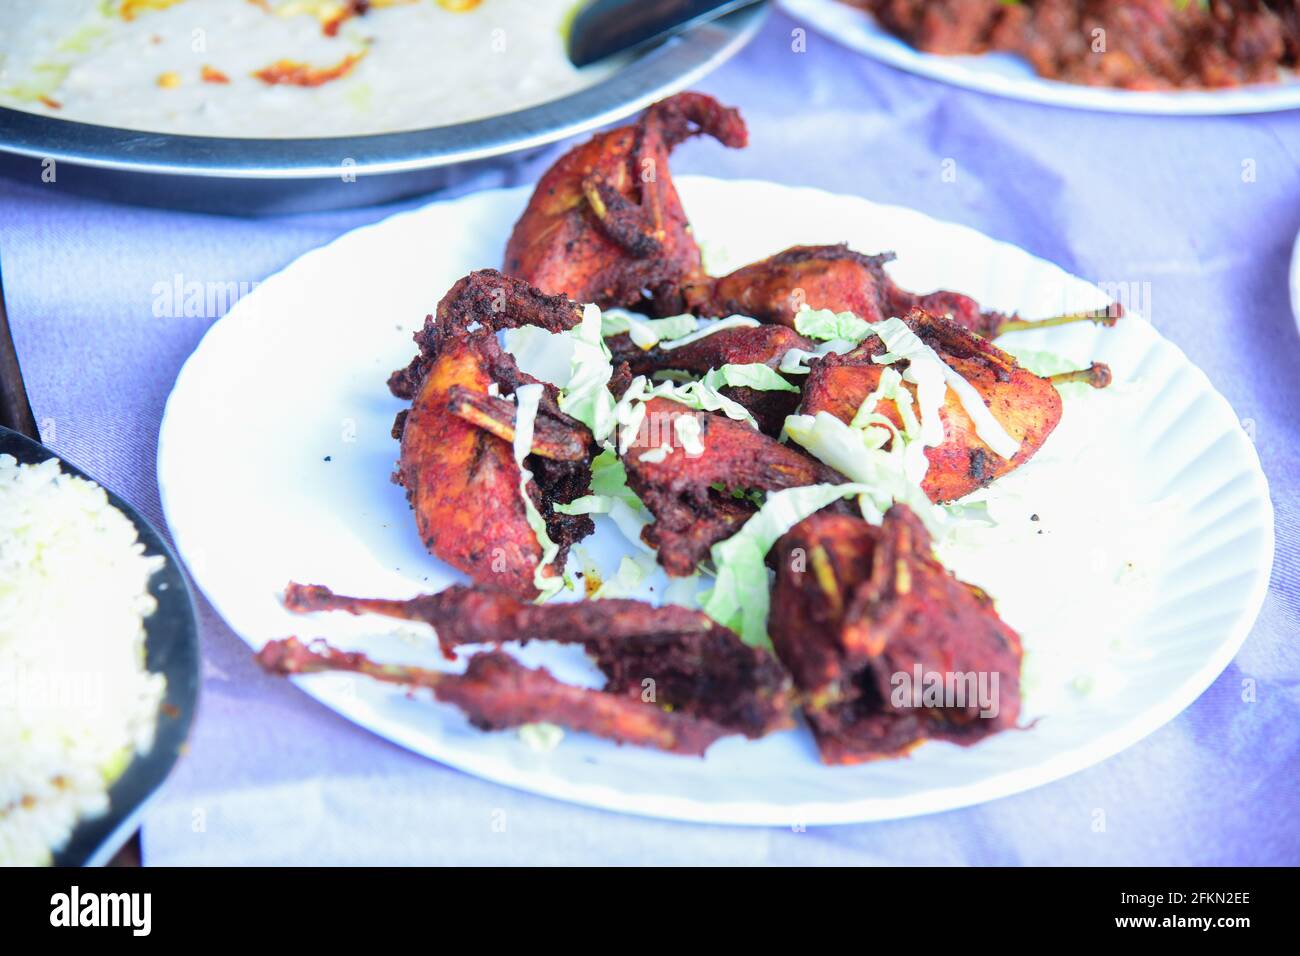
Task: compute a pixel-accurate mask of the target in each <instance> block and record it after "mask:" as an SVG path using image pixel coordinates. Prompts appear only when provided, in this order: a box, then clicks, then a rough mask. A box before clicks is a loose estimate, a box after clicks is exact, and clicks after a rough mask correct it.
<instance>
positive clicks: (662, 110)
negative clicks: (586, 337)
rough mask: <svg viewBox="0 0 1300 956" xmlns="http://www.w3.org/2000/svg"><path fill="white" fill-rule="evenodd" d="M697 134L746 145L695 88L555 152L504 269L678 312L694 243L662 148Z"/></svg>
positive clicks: (578, 295) (574, 294) (602, 299)
mask: <svg viewBox="0 0 1300 956" xmlns="http://www.w3.org/2000/svg"><path fill="white" fill-rule="evenodd" d="M702 133H706V134H708V135H709V136H712V137H713V138H714V139H716V140H718V141H719V142H721V143H723V144H724V145H726V146H731V147H741V146H744V145H745V142H746V131H745V124H744V121H743V120H741V118H740V114H739V113H737V112H736V111H735V110H732V109H727V108H725V107H723V106H721V105H720V104H719V103H718V102H717V101H716V100H714V99H713V98H712V97H709V96H705V95H704V94H702V93H679V94H677V95H676V96H672V97H669V98H668V99H666V100H663V101H662V102H659V103H655V104H654V105H653V106H651V107H650V108H649V109H648V110H646V111H645V113H643V114H642V115H641V117H640V119H638V120H637V121H636V122H635V123H633V124H632V125H630V126H623V127H619V128H618V129H614V130H610V131H608V132H605V133H601V134H599V135H597V136H596V137H594V138H593V139H591V140H590V141H588V142H587V143H584V144H583V145H581V146H578V147H576V148H575V149H572V150H570V151H569V152H568V153H566V154H565V155H564V156H562V157H560V159H559V160H558V161H557V162H556V163H555V165H554V166H552V167H551V168H550V169H549V170H547V172H546V173H545V174H544V175H543V176H542V178H541V180H540V181H539V182H538V184H537V189H536V190H535V191H534V193H533V196H532V199H531V200H530V201H529V203H528V208H527V209H525V210H524V214H523V216H522V217H520V219H519V222H518V223H516V225H515V228H514V232H513V233H512V235H511V236H510V241H509V243H508V244H507V246H506V255H505V266H504V268H505V271H506V272H507V273H509V274H510V275H512V276H518V277H519V278H521V279H524V280H526V281H527V282H529V283H531V284H532V285H534V286H537V287H538V288H540V289H543V290H545V291H547V292H556V293H563V294H564V295H566V296H568V297H569V298H571V299H575V300H577V301H579V302H595V303H596V304H597V305H599V306H601V307H602V308H607V307H611V306H628V307H641V308H646V309H647V310H648V311H650V312H652V313H654V314H659V315H671V314H674V313H679V312H681V311H682V308H681V285H682V283H683V281H684V280H687V279H690V278H694V277H696V276H697V275H699V274H700V250H699V247H698V246H696V244H695V240H694V238H693V237H692V236H691V233H690V225H689V223H688V222H687V219H686V213H685V212H684V211H683V210H682V205H681V200H680V199H679V198H678V196H677V190H676V189H675V188H674V187H673V182H672V177H671V175H670V174H669V170H668V155H669V153H670V152H671V151H672V149H673V148H674V147H675V146H677V145H678V144H679V143H681V142H682V141H684V140H686V139H689V138H690V137H692V136H698V135H700V134H702ZM647 291H648V292H649V296H648V298H647V296H646V292H647Z"/></svg>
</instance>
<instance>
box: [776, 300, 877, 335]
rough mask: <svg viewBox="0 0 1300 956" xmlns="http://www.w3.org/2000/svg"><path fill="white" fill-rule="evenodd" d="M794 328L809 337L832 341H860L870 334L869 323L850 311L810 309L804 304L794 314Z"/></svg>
mask: <svg viewBox="0 0 1300 956" xmlns="http://www.w3.org/2000/svg"><path fill="white" fill-rule="evenodd" d="M794 330H795V331H796V332H798V333H799V334H800V335H802V336H805V337H807V338H810V339H819V340H822V341H832V340H835V339H842V340H845V341H849V342H861V341H862V340H863V339H865V338H866V337H867V336H868V335H870V334H871V331H872V328H871V323H870V322H868V321H867V320H866V319H860V318H858V317H857V316H856V315H854V314H853V313H852V312H832V311H831V310H830V309H810V308H808V307H807V306H804V307H803V308H802V309H800V310H799V311H798V312H796V313H795V316H794Z"/></svg>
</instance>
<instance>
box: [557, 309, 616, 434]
mask: <svg viewBox="0 0 1300 956" xmlns="http://www.w3.org/2000/svg"><path fill="white" fill-rule="evenodd" d="M565 335H567V336H568V337H569V338H570V339H571V340H572V342H573V355H572V359H571V361H570V365H569V378H568V380H567V381H566V382H565V383H564V386H563V387H562V388H561V390H560V409H561V411H563V412H564V413H565V414H567V415H572V416H573V417H574V418H576V419H577V420H578V421H580V422H582V423H583V424H584V425H586V426H587V427H588V428H590V429H591V434H592V436H593V437H594V438H595V439H596V441H598V442H603V441H604V440H605V439H606V438H608V437H609V435H610V434H611V433H612V432H613V431H614V404H615V403H614V396H613V395H611V394H610V392H609V380H610V377H611V376H612V375H613V374H614V366H613V364H612V362H611V355H610V352H609V347H608V346H607V345H605V339H604V338H603V337H602V336H601V334H600V309H598V308H596V306H594V305H588V306H587V307H586V308H585V309H584V310H583V312H582V321H581V322H580V323H579V324H578V325H577V326H575V327H574V328H572V329H570V330H569V331H568V332H566V333H565Z"/></svg>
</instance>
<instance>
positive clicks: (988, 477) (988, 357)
mask: <svg viewBox="0 0 1300 956" xmlns="http://www.w3.org/2000/svg"><path fill="white" fill-rule="evenodd" d="M904 321H906V322H907V324H908V325H909V326H910V327H911V328H912V330H913V331H914V332H916V334H917V335H918V336H919V337H920V338H921V339H922V341H924V342H925V343H926V344H927V345H929V346H930V347H931V348H933V349H934V350H935V352H937V353H938V355H939V357H940V358H941V359H942V360H943V361H944V362H946V363H947V364H948V365H949V366H951V367H952V368H953V369H954V370H955V371H956V372H957V373H958V374H960V375H961V376H962V377H963V378H965V379H966V381H968V382H969V383H970V384H971V386H972V387H974V389H975V390H976V391H977V392H979V394H980V396H981V397H982V398H983V399H984V402H985V404H986V405H987V406H988V408H989V411H990V412H992V414H993V417H994V418H996V419H997V420H998V423H999V424H1001V425H1002V427H1003V428H1004V429H1005V430H1006V431H1007V433H1008V434H1009V435H1011V437H1012V438H1015V439H1017V440H1019V442H1020V449H1019V451H1017V452H1016V454H1015V456H1014V457H1012V458H1010V459H1006V458H1002V457H1001V456H999V455H998V454H997V453H996V452H994V451H993V449H991V448H989V446H988V445H987V444H985V442H984V440H983V439H981V438H980V437H979V435H977V434H976V432H975V424H974V422H972V421H971V418H970V416H969V415H968V414H967V413H966V410H965V408H964V407H963V406H962V403H961V401H960V399H958V397H957V395H956V393H955V392H954V391H953V390H952V389H948V390H947V392H946V393H945V395H944V402H943V405H942V406H941V407H940V409H939V417H940V419H941V420H942V421H943V429H944V440H943V442H942V443H941V444H939V445H937V446H935V447H933V448H927V449H926V452H925V456H926V458H927V459H928V461H929V462H930V467H929V470H928V471H927V472H926V474H925V479H924V480H923V481H922V483H921V488H922V490H923V491H924V492H925V493H926V495H927V496H929V498H930V500H931V501H935V502H944V501H952V500H953V499H956V498H960V497H962V496H963V495H966V494H969V493H970V492H972V491H974V490H975V489H977V488H982V487H983V486H984V485H987V484H988V483H989V482H991V481H993V479H995V478H998V477H1000V476H1001V475H1005V474H1006V473H1007V472H1009V471H1012V470H1013V469H1015V468H1018V467H1019V466H1020V465H1022V464H1024V463H1025V462H1026V461H1028V460H1029V459H1030V458H1031V457H1032V456H1033V455H1034V453H1035V452H1037V451H1038V449H1039V448H1040V447H1042V444H1043V442H1044V441H1046V440H1047V436H1048V435H1050V434H1051V433H1052V429H1054V428H1055V427H1056V424H1057V422H1059V421H1060V420H1061V396H1060V394H1059V393H1058V392H1057V391H1056V388H1055V386H1054V384H1053V382H1052V381H1051V380H1050V379H1046V378H1040V377H1039V376H1037V375H1035V374H1033V373H1032V372H1030V371H1029V370H1028V369H1024V368H1021V367H1020V365H1018V364H1017V363H1016V360H1015V359H1014V358H1012V357H1011V356H1010V355H1008V354H1007V353H1006V352H1003V351H1002V350H1001V349H1000V348H998V347H997V346H996V345H994V344H993V343H992V342H989V341H988V340H987V339H983V338H981V337H980V336H978V335H974V334H972V333H971V332H969V331H967V330H966V329H964V328H962V327H961V326H960V325H958V324H957V323H956V322H953V321H951V320H950V319H947V318H943V317H939V316H934V315H930V314H928V313H925V312H922V311H920V310H914V311H912V312H910V313H908V315H907V317H906V319H905V320H904ZM884 351H885V347H884V343H882V342H881V341H880V339H879V338H877V337H876V336H870V337H868V338H867V339H866V340H865V341H864V342H863V344H862V345H860V346H858V347H857V348H856V349H854V350H853V351H852V352H848V353H846V354H844V355H834V354H832V355H827V356H825V357H824V358H820V359H815V360H813V361H812V362H810V363H809V366H810V368H811V369H812V371H811V372H810V373H809V375H808V381H807V382H806V383H805V385H804V389H803V406H802V411H803V413H804V414H806V415H816V414H817V413H818V412H829V413H830V414H832V415H834V416H835V417H836V418H838V419H840V420H841V421H844V422H850V421H852V420H853V417H854V415H856V414H857V411H858V408H859V407H860V406H861V405H862V402H863V401H864V400H865V399H866V397H867V396H868V395H870V394H871V393H872V392H873V391H875V389H876V387H877V385H879V383H880V375H881V371H882V368H883V366H881V365H877V364H876V363H875V362H873V361H872V357H873V356H875V355H879V354H881V353H883V352H884ZM1101 368H1103V369H1104V367H1101ZM900 370H901V367H900ZM1103 378H1104V379H1105V381H1109V375H1108V370H1107V372H1106V373H1105V374H1104V375H1103V373H1102V372H1101V371H1100V370H1099V371H1098V372H1097V373H1096V375H1095V376H1094V378H1093V379H1092V381H1093V384H1095V385H1098V387H1100V385H1101V384H1104V382H1103ZM904 384H905V387H906V388H907V389H908V390H909V391H911V392H912V393H913V398H915V397H916V387H915V386H914V385H912V384H911V383H906V382H905V383H904ZM914 406H915V403H914ZM878 411H880V412H881V413H882V414H884V415H885V416H887V417H888V418H890V419H891V420H892V421H893V422H894V424H895V425H897V426H899V427H901V426H902V419H901V417H900V416H899V414H898V410H897V407H896V406H895V405H894V403H893V402H892V401H890V400H888V399H884V400H882V401H881V402H880V404H879V406H878Z"/></svg>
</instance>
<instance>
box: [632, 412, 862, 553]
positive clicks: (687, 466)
mask: <svg viewBox="0 0 1300 956" xmlns="http://www.w3.org/2000/svg"><path fill="white" fill-rule="evenodd" d="M683 416H685V417H688V418H694V419H695V420H696V422H698V425H699V441H700V443H701V444H702V445H703V449H704V450H703V452H700V453H692V451H691V450H689V449H688V448H687V447H685V446H683V444H682V440H681V434H680V432H679V426H678V425H677V420H678V419H679V418H682V417H683ZM665 444H667V445H669V446H670V447H671V448H672V451H671V452H670V453H668V454H667V455H665V456H664V457H663V458H662V459H661V460H660V459H659V455H660V454H661V453H662V451H661V449H662V446H663V445H665ZM697 451H698V450H697ZM647 454H648V455H649V457H647ZM623 464H624V467H625V468H626V469H627V483H628V487H630V488H631V489H632V490H633V491H635V492H636V493H637V495H638V496H639V497H640V498H641V501H642V502H643V503H644V504H645V506H646V508H648V509H649V511H650V513H651V514H653V515H654V517H655V520H654V522H653V523H652V524H650V525H648V526H646V528H645V530H644V531H643V532H642V538H644V540H645V542H646V544H649V545H651V546H652V547H655V548H657V549H658V551H659V563H660V564H661V565H663V567H664V570H665V571H667V572H668V573H669V574H670V575H674V576H685V575H688V574H690V573H692V572H693V571H694V570H695V567H696V565H697V564H699V562H700V561H701V560H702V559H703V558H704V557H705V556H706V555H708V553H709V549H710V548H711V547H712V546H713V545H714V543H716V542H718V541H721V540H722V539H723V538H727V537H730V536H731V535H732V534H734V533H735V532H736V531H737V530H739V528H740V526H741V525H742V524H744V523H745V522H746V521H747V520H748V519H749V517H750V516H751V515H752V514H753V513H754V510H755V509H754V506H753V505H752V504H750V503H749V502H748V501H747V500H745V499H743V498H736V497H734V496H733V495H732V494H730V492H735V491H739V492H750V491H755V490H758V491H778V490H780V489H782V488H795V487H798V486H801V485H813V484H820V483H823V482H828V483H832V484H840V483H843V482H844V481H845V478H844V476H843V475H841V474H840V473H839V472H837V471H834V470H833V469H831V468H828V467H827V466H825V465H823V464H822V463H821V462H819V461H817V460H815V459H813V458H810V457H808V456H806V455H804V454H802V453H801V452H798V451H795V450H794V449H793V448H791V447H789V446H787V445H782V444H781V443H779V442H777V441H774V440H773V439H771V438H769V437H767V436H766V435H764V434H762V433H761V432H758V431H755V430H754V429H753V428H751V427H750V426H749V425H747V424H745V423H744V422H737V421H732V420H731V419H730V418H727V417H726V416H724V415H715V414H711V413H706V412H696V411H694V410H692V409H690V408H687V407H686V406H685V405H682V404H680V403H678V402H674V401H671V400H669V399H665V398H654V399H651V400H650V401H649V402H647V403H646V414H645V418H644V419H643V420H642V422H641V424H640V427H639V429H638V431H637V435H636V438H635V440H634V441H633V442H632V443H631V445H630V446H629V447H628V449H627V452H626V454H624V455H623ZM719 489H725V490H719Z"/></svg>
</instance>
